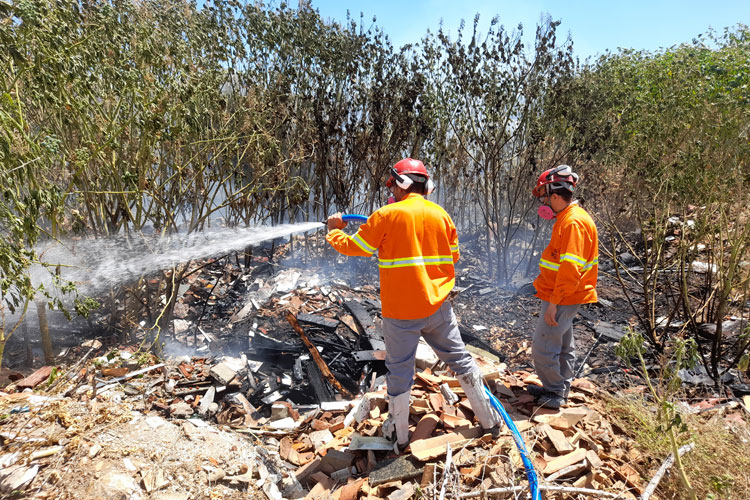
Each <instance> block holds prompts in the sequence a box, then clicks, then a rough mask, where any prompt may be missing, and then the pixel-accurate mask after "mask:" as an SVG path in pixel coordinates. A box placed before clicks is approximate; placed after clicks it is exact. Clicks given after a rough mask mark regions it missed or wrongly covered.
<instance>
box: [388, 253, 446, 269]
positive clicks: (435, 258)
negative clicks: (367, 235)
mask: <svg viewBox="0 0 750 500" xmlns="http://www.w3.org/2000/svg"><path fill="white" fill-rule="evenodd" d="M440 264H453V257H452V256H451V255H430V256H423V257H422V256H419V257H407V258H405V259H379V260H378V266H379V267H385V268H394V267H410V266H437V265H440Z"/></svg>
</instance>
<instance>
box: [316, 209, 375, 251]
mask: <svg viewBox="0 0 750 500" xmlns="http://www.w3.org/2000/svg"><path fill="white" fill-rule="evenodd" d="M326 225H327V226H328V231H329V232H328V234H327V235H326V241H328V243H329V244H330V245H331V246H332V247H333V248H334V249H336V251H337V252H339V253H342V254H344V255H349V256H352V257H369V256H371V255H372V254H374V253H375V251H376V250H377V249H378V247H379V246H380V243H381V242H382V240H383V234H384V232H383V226H384V224H383V223H382V216H380V214H378V213H377V212H376V213H374V214H372V215H371V216H370V217H369V218H368V219H367V222H365V223H364V224H362V225H361V226H360V227H359V230H358V231H357V232H356V233H355V234H353V235H351V236H349V235H348V234H346V233H345V232H343V231H342V230H341V229H343V228H344V227H346V222H344V221H343V219H342V218H341V214H340V213H337V214H334V215H332V216H330V217H329V218H328V219H327V220H326Z"/></svg>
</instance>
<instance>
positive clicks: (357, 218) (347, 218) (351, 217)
mask: <svg viewBox="0 0 750 500" xmlns="http://www.w3.org/2000/svg"><path fill="white" fill-rule="evenodd" d="M341 219H342V220H343V221H344V222H367V216H366V215H359V214H344V215H342V216H341ZM321 224H323V225H325V224H326V221H323V222H321Z"/></svg>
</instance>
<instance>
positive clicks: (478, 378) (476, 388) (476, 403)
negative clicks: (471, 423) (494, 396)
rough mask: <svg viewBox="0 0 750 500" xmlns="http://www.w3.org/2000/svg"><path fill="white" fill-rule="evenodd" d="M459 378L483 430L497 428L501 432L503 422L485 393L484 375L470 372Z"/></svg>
mask: <svg viewBox="0 0 750 500" xmlns="http://www.w3.org/2000/svg"><path fill="white" fill-rule="evenodd" d="M457 378H458V381H459V382H460V383H461V387H462V388H463V390H464V393H465V394H466V398H467V399H468V400H469V404H471V409H472V410H473V411H474V416H475V417H477V420H479V423H480V424H481V425H482V429H484V430H486V431H489V430H493V429H494V428H495V427H497V428H498V432H499V424H500V422H501V421H502V420H501V419H500V415H498V414H497V411H495V409H494V408H493V407H492V404H491V403H490V398H489V397H488V396H487V394H485V392H484V381H483V380H482V375H481V374H480V373H479V372H469V373H464V374H463V375H459V376H458V377H457Z"/></svg>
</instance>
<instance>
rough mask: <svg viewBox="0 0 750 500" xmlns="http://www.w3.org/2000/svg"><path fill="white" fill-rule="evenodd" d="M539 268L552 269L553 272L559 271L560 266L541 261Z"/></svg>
mask: <svg viewBox="0 0 750 500" xmlns="http://www.w3.org/2000/svg"><path fill="white" fill-rule="evenodd" d="M539 267H543V268H545V269H551V270H552V271H557V270H558V269H560V264H556V263H554V262H550V261H548V260H544V259H539Z"/></svg>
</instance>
